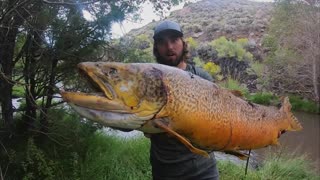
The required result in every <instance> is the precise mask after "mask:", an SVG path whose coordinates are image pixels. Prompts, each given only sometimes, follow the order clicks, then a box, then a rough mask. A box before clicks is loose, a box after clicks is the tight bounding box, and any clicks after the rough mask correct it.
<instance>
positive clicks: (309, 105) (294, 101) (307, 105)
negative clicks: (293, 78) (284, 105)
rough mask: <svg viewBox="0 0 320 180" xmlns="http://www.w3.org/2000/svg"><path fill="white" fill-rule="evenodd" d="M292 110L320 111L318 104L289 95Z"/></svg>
mask: <svg viewBox="0 0 320 180" xmlns="http://www.w3.org/2000/svg"><path fill="white" fill-rule="evenodd" d="M289 97H290V103H291V106H292V110H295V111H304V112H310V113H320V110H319V104H317V103H315V102H313V101H310V100H307V99H303V98H302V97H298V96H289Z"/></svg>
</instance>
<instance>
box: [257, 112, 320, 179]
mask: <svg viewBox="0 0 320 180" xmlns="http://www.w3.org/2000/svg"><path fill="white" fill-rule="evenodd" d="M294 114H295V116H296V117H297V118H298V120H299V121H300V123H301V124H302V126H303V130H302V131H299V132H286V133H285V134H283V135H282V136H281V137H280V146H270V147H267V148H262V149H258V150H255V151H254V153H256V160H257V161H263V159H264V157H265V156H267V155H268V154H269V153H270V152H282V153H294V154H296V155H300V154H304V155H306V156H307V158H308V159H309V160H310V161H311V162H312V164H311V165H312V167H313V168H314V170H315V171H317V172H318V173H320V115H317V114H308V113H302V112H298V113H297V112H296V113H294Z"/></svg>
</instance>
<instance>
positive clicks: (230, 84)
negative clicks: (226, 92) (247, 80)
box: [218, 78, 249, 96]
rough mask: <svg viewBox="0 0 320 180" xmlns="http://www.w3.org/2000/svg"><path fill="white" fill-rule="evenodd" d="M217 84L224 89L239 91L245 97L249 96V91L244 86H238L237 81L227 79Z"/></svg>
mask: <svg viewBox="0 0 320 180" xmlns="http://www.w3.org/2000/svg"><path fill="white" fill-rule="evenodd" d="M218 84H219V85H220V86H222V87H224V88H226V89H230V90H237V91H241V93H242V94H243V95H245V96H247V95H248V94H249V90H248V88H247V87H246V86H245V85H243V84H240V83H239V82H238V81H237V80H234V79H232V78H228V79H227V80H225V81H222V82H219V83H218Z"/></svg>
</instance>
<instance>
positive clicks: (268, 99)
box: [248, 92, 279, 105]
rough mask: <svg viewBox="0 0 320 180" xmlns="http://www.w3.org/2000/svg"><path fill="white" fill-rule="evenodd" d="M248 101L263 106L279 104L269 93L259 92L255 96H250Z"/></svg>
mask: <svg viewBox="0 0 320 180" xmlns="http://www.w3.org/2000/svg"><path fill="white" fill-rule="evenodd" d="M248 100H249V101H251V102H254V103H257V104H263V105H276V104H277V103H279V100H278V98H277V97H276V96H275V95H273V94H272V93H269V92H260V93H256V94H250V95H249V96H248Z"/></svg>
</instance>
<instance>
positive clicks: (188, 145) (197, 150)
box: [154, 119, 209, 157]
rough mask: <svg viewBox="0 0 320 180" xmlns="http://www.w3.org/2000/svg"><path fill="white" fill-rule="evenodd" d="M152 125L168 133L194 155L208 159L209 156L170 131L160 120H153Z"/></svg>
mask: <svg viewBox="0 0 320 180" xmlns="http://www.w3.org/2000/svg"><path fill="white" fill-rule="evenodd" d="M154 123H155V124H156V125H157V126H158V127H159V128H161V129H163V130H164V131H165V132H167V133H169V134H170V135H171V136H173V137H175V138H177V139H178V140H179V141H180V142H181V143H183V144H184V145H185V146H187V148H189V150H190V151H191V152H193V153H195V154H199V155H202V156H204V157H209V154H208V153H207V152H206V151H204V150H201V149H198V148H196V147H194V146H193V145H192V144H191V143H190V142H189V141H188V140H187V139H186V138H185V137H183V136H181V135H180V134H178V133H176V132H175V131H173V130H172V129H170V128H169V127H168V126H167V125H166V124H165V123H163V122H162V121H161V120H160V119H155V120H154Z"/></svg>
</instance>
